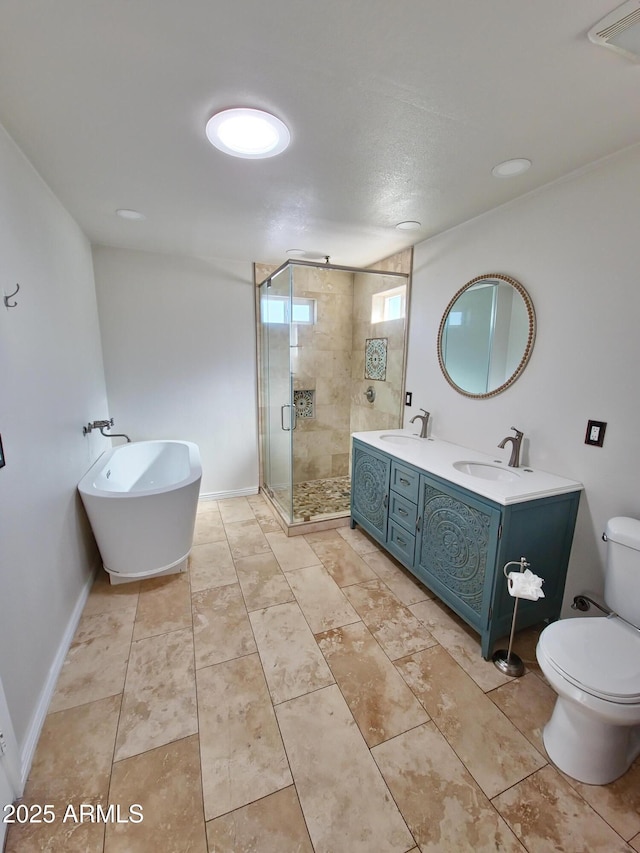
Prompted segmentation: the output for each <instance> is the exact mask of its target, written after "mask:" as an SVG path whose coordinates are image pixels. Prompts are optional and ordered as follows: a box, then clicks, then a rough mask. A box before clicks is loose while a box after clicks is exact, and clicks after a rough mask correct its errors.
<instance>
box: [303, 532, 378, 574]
mask: <svg viewBox="0 0 640 853" xmlns="http://www.w3.org/2000/svg"><path fill="white" fill-rule="evenodd" d="M309 541H310V544H311V547H312V548H313V550H314V551H315V553H316V554H317V558H316V562H318V561H319V562H321V563H322V564H323V566H324V567H325V569H326V570H327V571H328V572H329V574H330V575H331V577H332V578H333V579H334V581H335V582H336V583H337V584H338V586H349V585H350V584H353V583H362V582H363V581H367V580H374V579H375V578H376V574H375V572H374V571H373V570H372V569H371V568H369V566H368V565H367V564H366V563H365V561H364V560H363V559H362V557H360V556H359V555H358V554H357V553H356V552H355V551H354V550H353V548H352V547H351V545H349V543H348V542H346V541H345V540H344V539H343V538H342V536H340V534H339V533H338V532H337V531H336V530H327V531H326V533H314V534H313V535H312V536H310V537H309Z"/></svg>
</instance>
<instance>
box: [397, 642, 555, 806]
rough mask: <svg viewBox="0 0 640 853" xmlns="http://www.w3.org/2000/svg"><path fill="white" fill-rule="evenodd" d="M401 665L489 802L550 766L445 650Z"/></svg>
mask: <svg viewBox="0 0 640 853" xmlns="http://www.w3.org/2000/svg"><path fill="white" fill-rule="evenodd" d="M396 665H397V667H398V669H399V670H400V672H401V673H402V675H403V676H404V678H405V680H406V681H407V683H408V684H409V686H410V687H411V689H412V690H413V692H414V693H415V694H416V696H417V697H418V698H419V699H420V701H421V702H422V704H423V705H424V706H425V708H426V709H427V711H428V712H429V714H430V715H431V718H432V719H433V721H434V722H435V724H436V725H437V727H438V729H439V730H440V731H441V732H442V734H443V735H444V736H445V738H446V739H447V741H448V742H449V743H450V744H451V746H452V747H453V749H454V750H455V752H456V754H457V755H458V756H459V758H460V759H461V760H462V762H463V763H464V765H465V767H466V768H467V770H468V771H469V772H470V773H471V775H472V776H473V778H474V779H475V780H476V782H477V783H478V784H479V785H480V787H481V788H482V790H483V791H484V793H485V794H486V795H487V796H488V797H494V796H495V795H496V794H498V793H500V792H501V791H504V790H505V789H506V788H508V787H510V786H511V785H515V783H516V782H519V781H520V780H521V779H523V778H524V777H525V776H527V775H529V774H530V773H533V771H534V770H537V769H538V768H539V767H542V766H543V765H544V764H545V763H546V760H545V759H544V758H543V757H542V755H540V753H539V752H538V751H537V750H535V749H534V748H533V747H532V746H531V744H530V743H529V742H528V741H527V740H526V739H525V737H524V735H522V734H520V732H519V731H518V730H517V729H516V728H515V726H514V725H513V723H511V721H510V720H508V719H507V718H506V717H505V716H504V714H503V713H502V712H501V711H500V710H499V709H498V708H497V707H496V706H495V705H494V704H493V702H492V701H491V699H489V697H488V696H486V695H485V694H484V693H483V692H482V690H481V689H480V688H479V687H478V685H477V684H476V683H475V682H474V681H473V680H472V679H471V678H470V677H469V676H468V675H467V674H466V673H465V672H464V671H463V670H462V669H461V668H460V667H459V666H458V664H457V663H456V662H455V661H454V660H453V658H452V657H451V656H450V655H449V654H448V653H447V652H446V651H445V650H444V649H443V648H442V647H441V646H434V647H433V648H431V649H427V650H426V651H424V652H419V653H418V654H415V655H412V656H411V657H407V658H404V659H403V660H400V661H397V663H396Z"/></svg>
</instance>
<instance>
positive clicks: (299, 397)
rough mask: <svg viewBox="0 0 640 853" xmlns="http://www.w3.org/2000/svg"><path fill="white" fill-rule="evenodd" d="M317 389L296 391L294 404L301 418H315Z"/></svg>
mask: <svg viewBox="0 0 640 853" xmlns="http://www.w3.org/2000/svg"><path fill="white" fill-rule="evenodd" d="M315 396H316V392H315V391H294V392H293V405H294V406H295V407H296V415H297V416H298V417H299V418H315V416H316V409H315Z"/></svg>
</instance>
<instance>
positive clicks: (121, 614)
mask: <svg viewBox="0 0 640 853" xmlns="http://www.w3.org/2000/svg"><path fill="white" fill-rule="evenodd" d="M137 598H138V596H137V595H136V597H135V599H133V600H131V601H126V600H122V601H121V608H120V609H116V608H110V609H109V610H103V611H98V612H94V613H86V612H83V614H82V618H81V619H80V622H79V624H78V628H77V630H76V633H75V635H74V637H73V640H72V642H71V645H72V646H77V645H78V643H86V642H87V641H88V640H95V639H97V638H99V637H110V638H111V640H112V641H113V642H116V643H117V642H122V643H130V642H131V637H132V635H133V623H134V620H135V618H136V608H137V606H138V604H137Z"/></svg>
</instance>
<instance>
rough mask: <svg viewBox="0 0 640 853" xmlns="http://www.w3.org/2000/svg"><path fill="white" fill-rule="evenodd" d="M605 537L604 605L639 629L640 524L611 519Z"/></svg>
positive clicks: (636, 520) (632, 519)
mask: <svg viewBox="0 0 640 853" xmlns="http://www.w3.org/2000/svg"><path fill="white" fill-rule="evenodd" d="M605 536H606V541H607V568H606V572H605V578H604V598H605V601H606V602H607V604H608V605H609V607H610V608H611V609H612V610H614V611H615V612H616V613H618V614H619V615H620V616H622V618H623V619H627V620H628V621H629V622H632V623H633V624H634V625H638V626H640V521H638V519H636V518H623V517H617V518H611V519H610V520H609V521H608V522H607V528H606V530H605Z"/></svg>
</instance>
